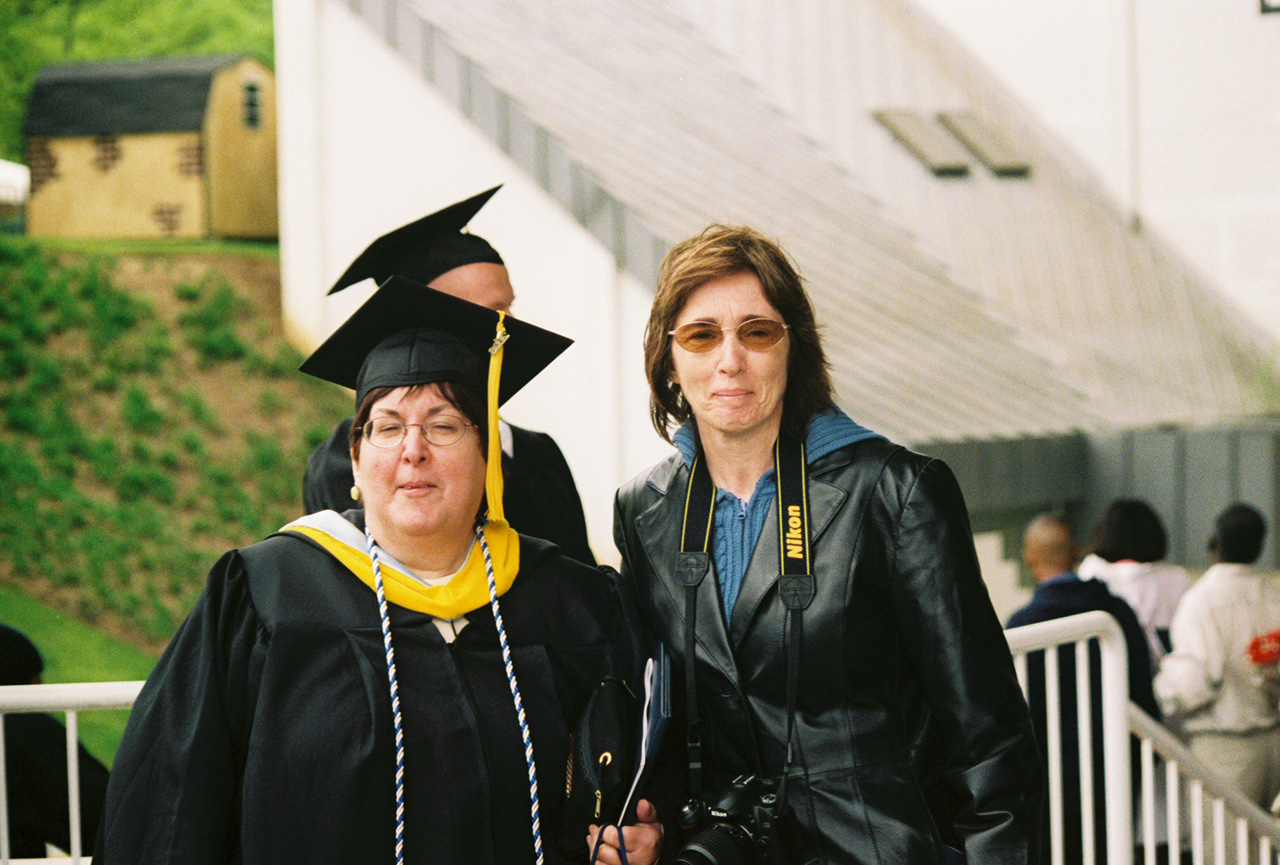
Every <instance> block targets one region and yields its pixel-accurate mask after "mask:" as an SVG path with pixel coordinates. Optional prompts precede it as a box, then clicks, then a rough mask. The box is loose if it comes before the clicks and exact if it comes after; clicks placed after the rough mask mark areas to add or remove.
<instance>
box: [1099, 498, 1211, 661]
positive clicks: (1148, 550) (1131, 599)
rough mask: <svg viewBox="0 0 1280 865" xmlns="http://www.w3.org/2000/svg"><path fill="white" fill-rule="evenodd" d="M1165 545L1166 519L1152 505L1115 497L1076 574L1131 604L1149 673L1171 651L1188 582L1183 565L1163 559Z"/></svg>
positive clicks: (1166, 551) (1100, 522) (1100, 521)
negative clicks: (1146, 653) (1148, 660)
mask: <svg viewBox="0 0 1280 865" xmlns="http://www.w3.org/2000/svg"><path fill="white" fill-rule="evenodd" d="M1168 548H1169V542H1168V536H1167V535H1166V534H1165V530H1164V525H1163V524H1162V523H1161V522H1160V517H1159V515H1158V514H1156V512H1155V510H1154V509H1153V508H1152V507H1151V505H1149V504H1147V503H1146V502H1144V501H1142V500H1141V499H1116V500H1115V501H1113V502H1111V503H1110V504H1109V505H1107V509H1106V510H1105V511H1104V512H1103V514H1102V517H1101V518H1100V519H1099V520H1098V524H1097V526H1095V527H1094V530H1093V538H1092V542H1091V543H1090V547H1089V554H1088V555H1087V556H1085V557H1084V560H1083V561H1081V562H1080V566H1079V567H1078V568H1076V573H1078V574H1079V575H1080V579H1082V580H1101V581H1102V582H1103V583H1105V584H1106V586H1107V588H1108V589H1110V590H1111V593H1112V594H1113V595H1117V596H1119V597H1121V598H1124V599H1125V600H1126V601H1127V602H1128V603H1129V606H1130V607H1132V608H1133V612H1134V614H1135V615H1136V616H1137V617H1138V623H1139V624H1140V625H1142V629H1143V630H1144V631H1145V632H1146V635H1147V649H1148V651H1149V652H1150V655H1151V674H1152V675H1153V676H1154V675H1155V673H1156V671H1157V670H1158V669H1159V667H1160V659H1161V658H1163V657H1164V655H1165V653H1166V652H1168V651H1169V642H1168V641H1169V625H1170V623H1171V622H1172V621H1173V613H1174V610H1176V609H1177V608H1178V602H1179V601H1180V600H1181V599H1182V595H1183V593H1184V592H1186V590H1187V589H1188V588H1189V587H1190V586H1191V578H1190V576H1188V574H1187V572H1186V570H1185V569H1184V568H1182V567H1180V566H1178V565H1174V564H1170V563H1169V562H1166V561H1164V557H1165V555H1166V554H1167V553H1168Z"/></svg>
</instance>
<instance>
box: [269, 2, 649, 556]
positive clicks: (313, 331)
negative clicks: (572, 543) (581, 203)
mask: <svg viewBox="0 0 1280 865" xmlns="http://www.w3.org/2000/svg"><path fill="white" fill-rule="evenodd" d="M275 23H276V27H275V32H276V34H277V35H276V63H277V81H278V85H279V106H280V108H279V122H280V185H281V189H280V228H281V267H282V279H283V298H284V300H283V302H284V311H285V318H286V321H287V323H288V326H289V328H290V332H291V335H292V336H293V337H294V339H295V340H296V341H297V342H298V344H299V345H300V346H302V347H303V348H304V349H306V350H310V348H312V347H314V346H315V345H317V344H318V343H319V342H320V341H321V340H323V339H324V338H325V337H326V336H327V335H328V334H329V333H330V332H332V331H333V329H334V328H336V327H337V326H338V325H339V324H341V322H342V321H344V320H345V319H346V317H347V316H348V315H350V313H351V312H352V311H353V310H354V309H355V308H356V307H357V306H358V305H359V304H360V303H361V302H363V301H364V299H365V298H367V297H368V295H369V293H370V292H371V291H372V288H373V286H372V283H368V284H366V285H361V286H355V287H353V288H351V289H348V290H346V291H343V292H341V293H340V294H338V295H336V296H334V297H332V298H328V297H326V296H325V292H326V291H327V290H328V287H329V286H330V285H332V284H333V282H334V280H335V279H336V278H337V277H338V276H339V275H340V274H341V273H342V271H343V270H344V269H345V268H346V267H347V265H348V264H349V263H350V262H351V260H352V259H353V258H354V257H355V256H356V255H358V254H359V252H360V251H361V250H362V249H363V248H364V247H365V246H366V245H367V244H368V243H369V242H370V241H372V240H373V239H374V238H375V237H377V236H379V235H380V234H382V233H384V232H386V231H388V230H390V229H393V228H396V227H397V226H400V225H403V224H405V223H406V222H409V221H411V220H413V219H416V218H418V217H420V216H423V215H424V214H426V213H429V212H431V211H433V210H436V209H438V208H439V207H442V206H444V205H446V204H450V203H452V202H454V201H457V200H459V199H462V198H465V197H467V196H470V195H473V194H475V193H477V192H480V191H482V190H484V189H488V188H489V187H491V186H494V185H495V184H497V183H503V184H505V185H504V186H503V188H502V190H501V191H500V192H499V193H498V194H497V195H496V196H494V198H493V199H492V200H491V201H490V202H489V203H488V204H487V205H486V207H485V208H484V210H482V211H481V212H480V213H479V214H478V215H477V217H476V219H475V220H474V221H473V222H472V223H471V230H473V231H474V232H475V233H476V234H479V235H480V236H482V237H484V238H486V239H487V240H489V241H490V242H491V243H492V244H493V245H494V247H495V248H497V249H498V250H499V252H500V253H501V254H502V256H503V258H504V260H505V261H506V263H507V266H508V268H509V270H510V272H511V279H512V283H513V285H514V286H515V289H516V303H515V307H514V310H513V311H514V313H515V314H516V315H518V316H520V317H521V318H525V319H527V320H529V321H532V322H534V323H537V324H540V325H543V326H545V327H548V328H550V329H552V330H555V331H558V332H560V333H563V334H565V335H567V336H570V337H572V338H573V339H575V340H576V341H577V342H576V343H575V344H574V346H573V347H571V348H570V349H569V350H568V351H567V352H566V353H565V354H564V355H563V356H562V357H561V358H560V359H559V360H557V361H556V362H555V363H554V364H552V365H551V367H550V368H549V369H548V370H547V371H546V372H545V373H543V374H542V375H541V376H539V377H538V378H537V379H536V380H535V381H534V382H532V383H531V384H530V385H529V386H528V387H527V388H526V389H525V390H524V391H522V392H521V393H520V394H517V395H516V396H515V397H514V398H513V399H512V400H511V401H510V402H509V403H508V404H507V406H506V408H505V409H504V411H503V416H504V417H507V418H508V419H509V420H511V421H512V422H513V423H517V424H519V425H521V426H526V427H529V428H531V429H539V430H545V431H546V432H549V433H551V435H552V436H554V437H555V439H556V441H557V442H558V443H559V444H560V446H561V448H562V449H563V450H564V452H565V456H566V458H567V459H568V461H569V465H570V467H571V468H572V470H573V473H574V477H575V479H576V481H577V484H578V488H579V491H580V492H581V493H582V498H583V505H584V507H585V509H586V514H587V523H588V531H589V534H590V539H591V543H592V547H593V549H594V550H595V553H596V555H597V556H598V557H600V559H601V560H602V561H607V562H616V560H617V554H616V551H615V550H614V548H613V541H612V528H611V520H612V498H613V493H614V490H615V489H616V488H617V486H618V485H619V484H620V483H621V482H623V481H624V480H626V479H627V478H629V477H631V476H632V475H634V474H635V473H637V472H638V471H640V470H641V469H643V468H644V467H645V466H647V465H650V464H652V463H653V462H655V461H656V460H658V459H660V458H661V457H662V456H664V455H665V454H666V453H668V452H669V447H668V446H667V445H665V444H664V443H663V442H662V441H661V440H660V439H658V437H657V435H656V434H655V433H654V432H653V431H652V428H651V427H650V425H649V421H648V403H647V395H648V389H647V385H646V384H645V382H644V374H643V366H642V361H641V335H642V333H643V329H644V322H645V319H646V317H647V315H648V309H649V304H650V301H651V299H652V294H651V292H652V288H651V287H648V286H641V285H639V284H638V283H637V282H636V281H635V280H634V279H632V278H630V277H625V276H622V277H620V276H619V274H618V271H617V269H616V268H615V266H614V262H613V258H612V256H611V255H610V254H609V253H608V252H607V251H606V250H605V249H604V247H603V246H602V245H601V244H600V243H599V242H598V241H596V240H595V238H593V237H592V236H591V235H590V234H589V233H588V232H587V231H586V230H585V229H583V228H582V227H581V226H579V225H578V224H577V223H576V222H574V221H573V220H572V219H571V218H570V216H569V215H568V214H566V213H565V212H564V210H563V209H562V208H560V206H559V205H558V204H557V203H556V202H554V201H553V200H552V199H551V198H549V197H548V196H547V195H545V194H544V193H543V192H542V191H541V190H540V189H539V188H538V187H537V186H536V185H535V184H534V183H533V182H532V181H531V180H530V179H529V178H527V177H526V176H525V175H524V174H523V172H522V171H521V170H520V169H519V168H518V167H517V166H516V165H515V164H514V163H512V162H511V161H510V160H509V159H507V157H506V156H505V154H503V153H502V152H501V151H500V150H499V149H498V148H497V147H496V146H495V145H494V144H493V143H492V142H491V141H489V139H487V138H486V137H485V136H484V135H483V134H481V133H480V132H479V131H478V130H477V129H476V128H475V127H474V126H473V125H472V124H470V123H469V122H468V121H467V120H466V119H465V118H464V117H462V116H461V115H460V114H459V113H458V112H457V110H456V109H455V108H453V107H452V106H451V105H450V104H448V103H446V102H445V101H444V100H443V99H442V98H441V97H440V96H439V95H438V93H436V91H434V90H433V89H432V88H430V87H429V86H428V85H427V84H426V83H425V82H424V81H423V79H422V78H421V77H420V76H419V75H417V74H416V72H415V71H414V70H412V69H410V68H409V67H408V66H407V64H406V63H405V62H404V61H403V60H401V59H400V58H399V57H398V56H397V55H395V54H394V53H393V52H391V51H389V50H387V48H386V47H385V45H384V44H383V43H381V42H380V41H378V40H377V39H376V37H375V36H374V35H373V34H372V33H371V32H370V31H369V28H368V27H367V25H365V24H364V23H363V22H362V21H360V20H359V19H357V18H355V17H354V16H353V15H352V13H351V12H350V11H349V9H348V7H347V6H346V4H345V3H341V2H336V0H276V3H275Z"/></svg>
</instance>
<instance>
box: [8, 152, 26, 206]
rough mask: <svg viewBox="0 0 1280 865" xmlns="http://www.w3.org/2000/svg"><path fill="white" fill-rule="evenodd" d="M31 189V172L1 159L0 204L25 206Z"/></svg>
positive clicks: (22, 166) (24, 167) (23, 166)
mask: <svg viewBox="0 0 1280 865" xmlns="http://www.w3.org/2000/svg"><path fill="white" fill-rule="evenodd" d="M30 189H31V170H30V169H29V168H27V166H25V165H19V164H18V163H16V162H8V161H6V160H3V159H0V204H23V203H25V202H26V200H27V193H28V191H29V190H30Z"/></svg>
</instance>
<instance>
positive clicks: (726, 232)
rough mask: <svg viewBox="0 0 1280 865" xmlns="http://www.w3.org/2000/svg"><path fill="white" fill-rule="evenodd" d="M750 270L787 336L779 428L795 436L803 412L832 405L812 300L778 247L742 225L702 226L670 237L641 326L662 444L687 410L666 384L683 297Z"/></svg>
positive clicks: (805, 417) (651, 403) (804, 421)
mask: <svg viewBox="0 0 1280 865" xmlns="http://www.w3.org/2000/svg"><path fill="white" fill-rule="evenodd" d="M744 272H745V273H751V274H754V275H755V276H756V278H757V279H759V280H760V286H761V288H762V289H763V290H764V296H765V299H766V300H768V301H769V303H770V304H772V305H773V308H774V309H776V310H777V311H778V314H779V315H781V316H782V320H783V322H785V323H786V325H787V326H788V328H789V330H788V333H789V334H790V336H791V353H790V355H789V357H788V358H787V390H786V393H785V394H784V395H783V398H782V428H783V430H785V431H786V432H787V433H788V434H789V435H792V436H795V437H796V438H803V436H804V429H805V425H806V424H807V423H808V422H809V418H811V417H813V416H814V415H815V414H817V413H818V412H820V411H823V410H825V409H828V408H831V407H832V406H833V405H835V401H834V400H833V398H832V390H833V388H832V385H831V364H830V363H829V362H828V361H827V357H826V355H825V354H824V353H823V351H822V341H821V339H820V338H819V336H818V326H817V323H816V322H815V320H814V315H813V305H812V304H811V303H810V302H809V296H808V295H807V294H806V293H805V290H804V285H803V284H802V282H801V279H800V274H799V273H798V272H797V271H796V268H795V266H794V265H793V264H792V263H791V260H790V259H789V258H788V257H787V254H786V253H785V252H783V250H782V247H780V246H779V245H778V244H777V243H775V242H773V241H772V240H770V239H769V238H767V237H765V236H764V235H763V234H761V233H760V232H758V231H756V230H755V229H753V228H748V227H746V226H726V225H709V226H707V227H706V228H705V229H703V231H702V233H700V234H698V235H697V236H695V237H691V238H689V239H688V240H685V241H682V242H681V243H678V244H676V245H675V247H673V248H672V249H671V251H670V252H668V253H667V255H666V257H665V258H664V259H663V260H662V265H661V267H660V268H659V270H658V290H657V294H656V296H655V297H654V299H653V307H652V309H650V310H649V323H648V325H647V326H646V327H645V332H644V369H645V375H646V376H647V377H648V379H649V417H650V419H651V420H652V421H653V428H654V429H656V430H657V431H658V435H660V436H662V437H663V438H664V439H665V440H667V441H668V442H670V441H671V428H672V427H673V426H679V425H680V424H682V423H684V422H685V421H686V420H688V419H689V417H690V416H691V414H692V411H691V410H690V408H689V403H688V402H687V401H686V400H685V398H684V394H683V393H681V391H680V388H679V387H678V386H676V385H675V384H673V383H672V381H671V377H672V375H673V374H674V371H675V366H674V363H673V361H672V359H671V342H672V340H671V334H670V331H671V330H672V328H673V327H674V326H675V321H676V318H677V317H678V316H679V315H680V311H681V310H682V309H684V305H685V303H686V302H688V300H689V297H690V296H691V295H692V294H693V293H694V291H696V290H697V289H698V288H700V287H701V286H702V285H704V284H705V283H707V282H708V281H710V280H712V279H717V278H719V277H722V276H729V275H731V274H735V273H744Z"/></svg>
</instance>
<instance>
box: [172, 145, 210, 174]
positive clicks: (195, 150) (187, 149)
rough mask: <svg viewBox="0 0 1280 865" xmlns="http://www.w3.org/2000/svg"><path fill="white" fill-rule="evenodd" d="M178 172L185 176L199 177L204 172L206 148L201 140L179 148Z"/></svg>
mask: <svg viewBox="0 0 1280 865" xmlns="http://www.w3.org/2000/svg"><path fill="white" fill-rule="evenodd" d="M178 173H179V174H181V175H182V176H183V177H199V176H200V175H201V174H203V173H204V148H203V147H202V146H200V142H199V141H196V142H194V143H192V144H184V145H182V146H181V147H179V148H178Z"/></svg>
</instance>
